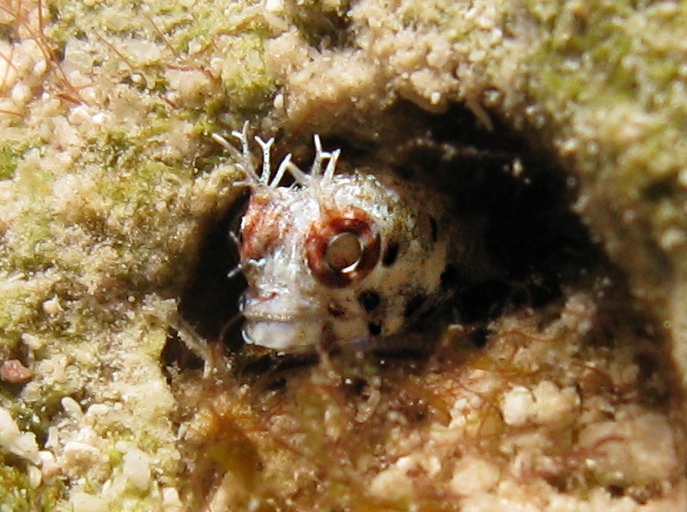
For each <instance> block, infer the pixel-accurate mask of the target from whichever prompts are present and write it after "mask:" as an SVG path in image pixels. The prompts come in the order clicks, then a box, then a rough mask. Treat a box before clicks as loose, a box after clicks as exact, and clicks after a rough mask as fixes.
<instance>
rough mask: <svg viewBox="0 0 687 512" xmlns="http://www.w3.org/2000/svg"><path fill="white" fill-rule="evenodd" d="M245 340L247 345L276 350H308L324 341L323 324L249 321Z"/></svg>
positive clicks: (245, 329)
mask: <svg viewBox="0 0 687 512" xmlns="http://www.w3.org/2000/svg"><path fill="white" fill-rule="evenodd" d="M243 339H244V341H245V342H246V343H249V344H254V345H260V346H262V347H267V348H271V349H274V350H308V349H313V348H315V347H316V346H317V344H318V343H319V342H320V340H321V339H322V324H320V323H318V322H313V321H309V322H308V321H298V320H288V321H279V320H257V321H251V320H250V319H249V320H248V321H247V322H246V323H245V325H244V326H243Z"/></svg>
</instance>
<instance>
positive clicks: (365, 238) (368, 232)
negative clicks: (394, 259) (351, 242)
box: [305, 207, 381, 288]
mask: <svg viewBox="0 0 687 512" xmlns="http://www.w3.org/2000/svg"><path fill="white" fill-rule="evenodd" d="M342 234H352V235H355V236H356V237H357V239H358V241H359V244H360V254H359V257H358V258H356V262H355V263H354V264H351V265H346V267H345V268H339V267H337V266H333V265H332V258H331V255H329V258H328V250H329V249H330V243H331V242H332V241H334V240H335V239H336V237H337V236H338V235H342ZM305 245H306V247H305V251H306V256H307V259H308V266H309V267H310V270H311V271H312V274H313V276H315V278H316V279H317V280H319V281H320V282H322V283H324V284H325V285H327V286H331V287H333V288H344V287H346V286H348V285H349V284H351V283H354V282H356V281H359V280H361V279H362V278H364V277H365V276H366V275H367V274H369V273H370V272H371V271H372V269H373V268H374V267H375V266H376V265H377V262H378V261H379V254H380V246H381V243H380V236H379V232H378V230H377V228H376V226H375V225H374V222H373V221H372V220H371V219H370V217H369V216H368V215H367V214H366V213H365V212H364V211H362V210H360V209H359V208H355V207H351V208H349V209H348V210H346V211H344V212H336V211H325V212H324V214H323V217H322V218H321V219H319V221H318V222H315V223H313V225H312V226H311V228H310V233H309V234H308V237H307V239H306V242H305ZM344 259H345V258H344Z"/></svg>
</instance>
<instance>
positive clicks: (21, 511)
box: [0, 453, 66, 512]
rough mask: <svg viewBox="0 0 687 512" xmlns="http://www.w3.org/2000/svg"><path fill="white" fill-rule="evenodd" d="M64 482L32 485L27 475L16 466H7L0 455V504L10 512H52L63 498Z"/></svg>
mask: <svg viewBox="0 0 687 512" xmlns="http://www.w3.org/2000/svg"><path fill="white" fill-rule="evenodd" d="M65 491H66V487H65V485H64V482H62V481H61V480H59V479H55V480H53V481H52V482H50V483H44V484H40V485H35V484H32V483H31V481H30V477H29V475H28V474H27V473H26V472H25V471H24V470H22V469H21V468H20V467H18V466H14V465H10V464H8V461H7V460H6V457H5V456H3V454H2V453H0V503H2V506H3V507H6V508H7V510H11V511H12V512H35V511H36V510H41V511H43V512H53V511H54V510H57V503H58V502H59V501H60V499H62V498H63V497H64V494H65Z"/></svg>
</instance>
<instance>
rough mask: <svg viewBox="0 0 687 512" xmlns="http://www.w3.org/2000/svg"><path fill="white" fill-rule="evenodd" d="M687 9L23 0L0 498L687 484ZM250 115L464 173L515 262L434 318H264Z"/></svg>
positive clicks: (11, 144) (553, 491) (470, 205)
mask: <svg viewBox="0 0 687 512" xmlns="http://www.w3.org/2000/svg"><path fill="white" fill-rule="evenodd" d="M684 41H687V7H685V5H684V4H682V3H679V2H670V1H662V2H637V1H634V2H629V1H616V0H613V1H611V0H604V1H601V2H583V1H578V0H543V1H530V0H509V1H498V2H497V1H490V0H486V1H483V2H473V1H455V0H431V1H427V2H417V1H413V0H394V1H388V0H357V1H355V2H347V1H343V0H342V1H337V0H326V1H314V0H302V1H297V2H296V1H288V0H265V1H260V2H254V1H244V0H237V1H228V2H223V3H221V4H218V3H216V2H205V1H180V2H155V1H153V0H146V1H143V2H128V1H125V0H89V1H75V0H9V1H5V2H4V3H2V4H0V134H1V136H0V504H2V505H1V506H0V509H2V508H3V507H7V509H8V510H13V511H20V510H27V511H28V510H65V511H66V510H69V511H74V512H86V511H89V512H91V511H96V512H99V511H105V510H165V511H170V512H171V511H183V510H189V511H190V510H207V511H213V512H216V511H224V510H226V511H229V510H389V511H391V510H423V511H424V510H461V511H471V512H476V511H499V510H503V511H510V510H515V509H518V510H527V511H529V510H532V511H535V510H547V511H560V512H563V511H579V510H585V511H595V510H603V511H604V512H606V511H610V510H612V511H634V510H637V511H650V510H651V511H658V510H665V511H675V510H686V509H687V479H685V469H686V467H687V466H686V460H687V451H686V450H685V437H684V428H685V425H686V423H685V419H684V413H685V410H684V407H683V402H682V394H683V392H684V391H685V389H686V388H687V314H686V313H687V215H686V212H687V210H686V209H687V194H685V190H687V166H686V164H685V162H687V137H686V135H687V128H686V126H687V125H686V122H687V110H686V109H687V88H686V86H685V84H687V47H686V46H685V43H684ZM245 120H249V121H250V124H251V129H252V130H253V131H254V132H255V133H257V134H260V135H261V136H262V137H263V138H267V137H270V136H275V137H276V142H275V147H274V153H275V158H279V157H283V156H284V155H286V154H287V153H292V154H293V158H294V161H296V162H298V163H299V165H301V164H303V165H302V166H306V165H307V162H309V161H311V156H312V135H313V134H315V133H317V134H319V135H321V137H322V140H323V142H324V144H325V146H326V147H327V148H334V147H341V148H342V150H343V151H342V157H341V159H342V163H343V165H344V166H346V165H348V166H355V165H385V166H388V167H391V168H393V169H394V170H395V171H396V172H399V173H402V174H403V173H405V174H408V175H410V174H412V175H414V176H415V177H416V179H420V180H424V181H426V182H428V183H431V184H434V185H436V186H437V187H439V188H442V189H443V191H444V192H446V193H447V194H449V195H452V196H453V197H454V199H455V202H456V204H457V205H459V206H458V208H459V209H462V211H461V213H464V214H479V215H480V216H483V217H484V218H485V219H486V221H485V230H486V231H485V233H486V234H485V238H486V240H485V247H486V249H485V250H486V253H487V254H488V256H489V259H490V260H492V261H493V266H494V269H495V273H496V274H498V275H500V276H501V280H500V281H498V282H495V283H490V284H489V285H488V286H484V287H481V288H478V289H471V290H465V294H464V295H463V296H461V297H459V298H458V300H457V303H456V307H455V309H456V310H458V311H459V315H458V317H457V323H454V324H453V325H450V326H446V323H447V322H446V319H433V320H436V322H434V323H436V324H437V325H434V323H433V322H429V323H428V325H426V326H425V327H426V329H425V332H423V333H421V334H422V335H424V336H429V337H430V338H432V340H433V341H432V344H431V345H432V349H431V350H430V351H426V350H420V351H418V350H416V348H417V347H415V346H414V345H413V343H412V342H408V343H407V344H402V345H403V346H402V347H401V348H400V349H398V350H389V349H387V348H384V349H383V350H376V351H367V352H365V351H359V352H355V351H346V350H344V351H341V352H339V353H333V354H329V355H327V356H325V355H322V354H320V355H319V357H317V356H315V357H314V356H308V355H305V356H299V357H290V356H288V355H279V354H274V353H270V352H269V351H266V352H263V351H260V350H259V349H254V348H252V347H246V346H242V343H241V340H240V335H238V334H237V333H236V329H235V325H234V323H232V322H231V319H232V316H233V315H234V314H235V309H236V302H237V301H238V297H239V294H240V288H241V283H240V281H239V282H237V281H235V280H234V281H231V282H230V281H228V280H227V279H226V274H227V271H228V270H230V269H231V267H232V265H233V263H232V257H235V255H232V248H231V244H229V243H227V237H226V233H227V231H228V229H229V228H230V226H231V224H232V220H231V219H232V215H233V213H234V212H233V211H234V210H237V211H238V210H239V209H240V208H239V202H240V199H241V192H240V190H239V189H237V188H236V187H232V184H233V183H234V182H235V181H237V180H238V179H240V178H241V170H240V168H239V167H238V166H236V165H235V163H236V162H234V161H233V158H232V155H231V154H227V152H226V151H225V150H224V149H223V148H222V147H220V146H219V145H217V144H216V143H215V142H214V141H213V139H212V137H211V135H212V134H213V133H218V134H224V135H227V134H228V133H229V132H231V131H232V130H235V129H239V128H240V126H241V125H242V124H243V122H244V121H245ZM457 222H460V220H457ZM448 316H449V317H450V316H451V314H450V313H449V315H448ZM454 320H455V319H454ZM411 341H412V340H411ZM199 356H202V357H199Z"/></svg>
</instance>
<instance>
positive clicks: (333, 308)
mask: <svg viewBox="0 0 687 512" xmlns="http://www.w3.org/2000/svg"><path fill="white" fill-rule="evenodd" d="M327 313H329V314H330V315H332V316H333V317H340V316H343V315H344V314H345V313H346V310H345V309H344V307H343V306H342V305H341V304H337V303H336V302H330V303H329V304H328V305H327Z"/></svg>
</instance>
